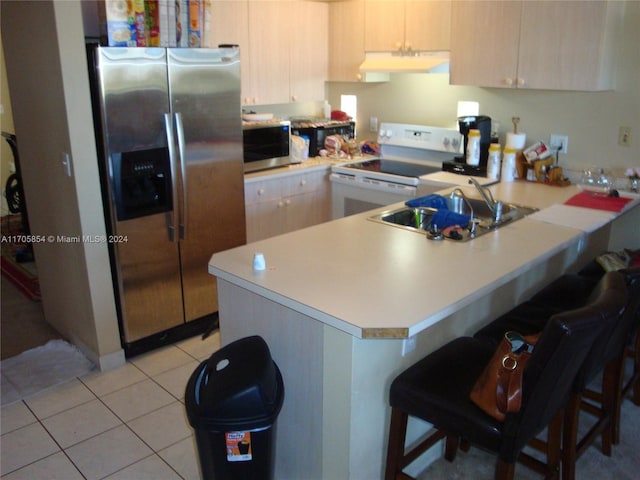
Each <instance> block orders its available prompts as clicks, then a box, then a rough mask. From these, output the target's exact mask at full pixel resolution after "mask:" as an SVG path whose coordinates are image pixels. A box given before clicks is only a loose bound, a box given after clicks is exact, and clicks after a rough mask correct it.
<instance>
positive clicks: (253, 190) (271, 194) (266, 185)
mask: <svg viewBox="0 0 640 480" xmlns="http://www.w3.org/2000/svg"><path fill="white" fill-rule="evenodd" d="M281 196H282V183H281V180H263V181H260V182H251V183H245V186H244V199H245V203H247V204H250V203H260V202H267V201H269V200H273V199H276V198H280V197H281Z"/></svg>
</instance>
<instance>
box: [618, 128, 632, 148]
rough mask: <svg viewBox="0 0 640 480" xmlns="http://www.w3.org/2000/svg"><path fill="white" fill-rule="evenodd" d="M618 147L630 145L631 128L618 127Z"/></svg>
mask: <svg viewBox="0 0 640 480" xmlns="http://www.w3.org/2000/svg"><path fill="white" fill-rule="evenodd" d="M618 145H622V146H625V147H628V146H629V145H631V127H620V130H619V132H618Z"/></svg>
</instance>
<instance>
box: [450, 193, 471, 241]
mask: <svg viewBox="0 0 640 480" xmlns="http://www.w3.org/2000/svg"><path fill="white" fill-rule="evenodd" d="M451 193H455V194H456V195H459V196H460V198H462V201H463V202H464V203H465V204H466V205H467V207H469V212H470V217H471V219H470V220H469V233H470V234H471V237H475V235H476V224H477V222H476V218H475V216H474V215H473V205H471V202H470V201H469V199H468V198H467V196H466V195H465V194H464V192H463V191H462V189H460V188H454V189H453V190H451Z"/></svg>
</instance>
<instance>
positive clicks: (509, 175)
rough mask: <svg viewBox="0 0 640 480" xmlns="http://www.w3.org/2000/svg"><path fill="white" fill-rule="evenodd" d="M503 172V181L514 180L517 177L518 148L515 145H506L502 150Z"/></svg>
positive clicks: (501, 178)
mask: <svg viewBox="0 0 640 480" xmlns="http://www.w3.org/2000/svg"><path fill="white" fill-rule="evenodd" d="M502 153H503V156H502V174H501V175H500V180H501V181H503V182H513V181H514V180H515V179H516V177H517V173H516V149H515V148H513V147H505V149H504V151H503V152H502Z"/></svg>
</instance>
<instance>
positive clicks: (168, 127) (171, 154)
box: [164, 113, 178, 242]
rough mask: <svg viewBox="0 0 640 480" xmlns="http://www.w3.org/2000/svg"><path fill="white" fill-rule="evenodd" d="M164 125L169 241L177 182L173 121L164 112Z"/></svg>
mask: <svg viewBox="0 0 640 480" xmlns="http://www.w3.org/2000/svg"><path fill="white" fill-rule="evenodd" d="M164 127H165V130H166V133H167V148H168V150H169V166H170V168H171V210H170V211H168V212H166V218H167V233H168V235H169V241H170V242H175V241H176V201H177V199H178V183H177V181H176V180H177V177H176V175H177V173H178V171H177V167H176V148H175V142H174V139H173V122H172V121H171V114H169V113H165V114H164Z"/></svg>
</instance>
